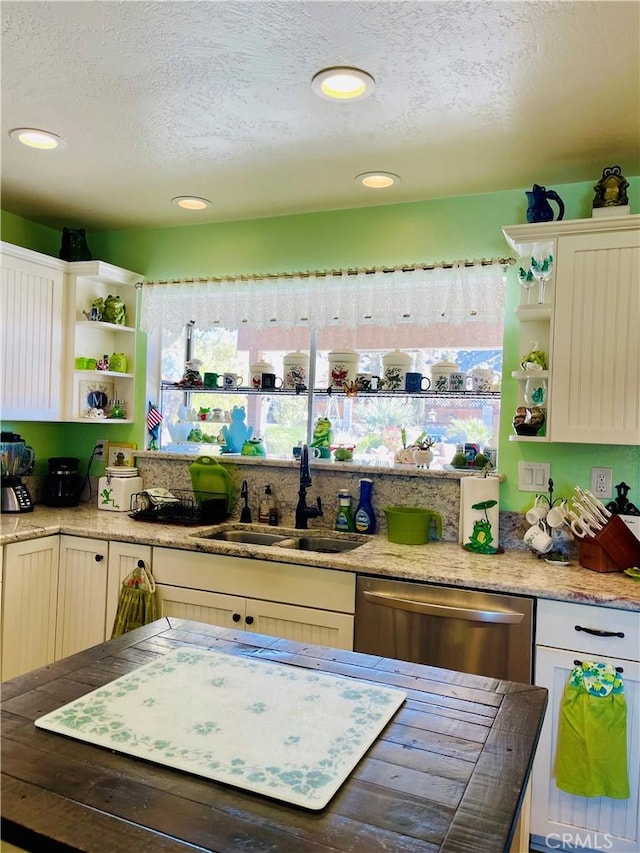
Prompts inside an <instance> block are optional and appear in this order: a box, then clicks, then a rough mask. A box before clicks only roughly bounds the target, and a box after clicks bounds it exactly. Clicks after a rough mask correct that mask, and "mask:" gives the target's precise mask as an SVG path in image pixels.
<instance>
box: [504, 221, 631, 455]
mask: <svg viewBox="0 0 640 853" xmlns="http://www.w3.org/2000/svg"><path fill="white" fill-rule="evenodd" d="M503 233H504V235H505V237H506V238H507V241H508V243H509V244H510V246H511V247H512V248H513V249H514V251H515V252H517V253H518V256H519V257H523V258H526V257H527V256H528V254H529V253H530V252H531V249H532V247H533V246H534V245H539V244H541V243H546V244H548V245H549V247H550V251H551V253H552V254H553V258H554V270H553V278H552V280H551V281H550V283H549V293H548V294H547V295H546V296H547V300H548V302H547V304H546V305H544V306H543V305H540V310H539V311H538V308H537V305H526V304H523V305H522V306H521V307H520V308H519V309H518V312H517V314H518V319H519V321H520V354H521V355H523V354H524V353H525V352H526V351H527V350H528V349H530V346H531V338H532V337H533V335H534V334H537V335H538V336H539V338H536V340H538V339H539V342H540V345H541V347H544V346H545V345H546V346H547V352H548V356H549V374H548V401H547V407H548V408H547V424H546V436H545V437H544V438H543V439H540V438H534V439H533V440H544V441H553V442H572V443H594V444H620V445H622V444H630V445H637V444H640V216H638V215H634V216H620V217H605V218H594V219H577V220H570V221H567V222H548V223H541V224H536V225H515V226H510V227H506V228H503ZM523 299H526V297H524V296H523ZM536 301H537V296H536ZM536 311H538V313H541V314H543V313H545V312H548V320H547V319H546V317H545V319H543V320H542V323H543V328H539V327H537V328H536V327H535V326H530V325H529V319H527V318H528V314H531V315H532V316H531V320H532V321H533V314H534V313H536ZM535 322H536V323H540V318H538V319H536V320H535ZM545 323H547V324H548V329H546V330H545V328H544V324H545ZM545 331H546V333H547V334H548V340H547V338H545ZM517 367H519V365H514V368H517ZM516 378H517V379H518V378H520V381H521V382H522V381H523V380H522V377H521V376H520V377H519V376H516ZM530 440H531V439H530Z"/></svg>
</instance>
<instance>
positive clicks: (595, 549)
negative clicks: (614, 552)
mask: <svg viewBox="0 0 640 853" xmlns="http://www.w3.org/2000/svg"><path fill="white" fill-rule="evenodd" d="M578 562H579V563H580V565H581V566H582V567H583V568H584V569H592V570H593V571H594V572H621V571H622V569H621V568H619V566H618V564H617V563H616V562H614V561H613V560H612V559H611V557H609V556H608V554H607V552H606V551H605V550H604V548H603V547H602V545H599V544H598V543H597V542H596V540H595V539H594V538H593V537H592V536H589V537H587V538H585V539H580V540H579V542H578Z"/></svg>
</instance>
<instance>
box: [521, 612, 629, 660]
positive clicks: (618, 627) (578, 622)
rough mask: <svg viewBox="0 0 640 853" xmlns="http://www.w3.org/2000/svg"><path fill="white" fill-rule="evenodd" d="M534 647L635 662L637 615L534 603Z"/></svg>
mask: <svg viewBox="0 0 640 853" xmlns="http://www.w3.org/2000/svg"><path fill="white" fill-rule="evenodd" d="M596 632H603V633H605V634H612V633H613V634H614V636H601V635H600V634H598V633H596ZM615 634H623V635H624V636H622V637H620V636H615ZM536 645H538V646H552V647H554V648H559V649H571V650H572V651H576V652H583V653H585V654H591V655H606V656H608V657H615V658H624V659H626V660H636V661H637V660H640V613H638V612H634V611H632V610H615V609H614V608H611V607H594V606H593V605H590V604H571V603H568V602H566V601H547V600H546V599H543V600H541V601H539V602H538V622H537V630H536Z"/></svg>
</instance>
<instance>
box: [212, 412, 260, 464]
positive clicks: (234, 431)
mask: <svg viewBox="0 0 640 853" xmlns="http://www.w3.org/2000/svg"><path fill="white" fill-rule="evenodd" d="M244 418H245V410H244V406H234V407H233V409H232V410H231V425H230V426H227V425H226V424H225V425H224V426H223V427H222V430H221V433H222V437H223V439H224V443H225V446H224V447H223V448H222V449H221V451H220V452H221V453H242V448H243V446H244V443H245V442H248V441H249V439H250V438H251V436H252V435H253V427H252V426H250V427H248V426H247V425H246V424H245V422H244Z"/></svg>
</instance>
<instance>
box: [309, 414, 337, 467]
mask: <svg viewBox="0 0 640 853" xmlns="http://www.w3.org/2000/svg"><path fill="white" fill-rule="evenodd" d="M332 437H333V433H332V432H331V421H330V420H329V418H318V420H317V421H316V422H315V426H314V427H313V440H312V442H311V447H317V448H318V450H319V451H320V458H321V459H329V457H330V456H331V442H332Z"/></svg>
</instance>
